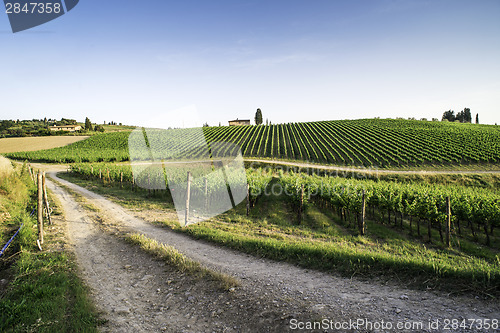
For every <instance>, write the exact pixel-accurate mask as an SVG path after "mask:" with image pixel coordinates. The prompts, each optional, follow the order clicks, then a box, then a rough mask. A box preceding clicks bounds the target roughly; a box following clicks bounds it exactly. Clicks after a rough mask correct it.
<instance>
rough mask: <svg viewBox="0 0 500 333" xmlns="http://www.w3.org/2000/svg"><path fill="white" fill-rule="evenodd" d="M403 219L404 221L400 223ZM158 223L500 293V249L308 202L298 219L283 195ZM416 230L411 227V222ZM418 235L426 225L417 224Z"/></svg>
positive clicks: (340, 265) (288, 254) (350, 268)
mask: <svg viewBox="0 0 500 333" xmlns="http://www.w3.org/2000/svg"><path fill="white" fill-rule="evenodd" d="M64 177H65V178H66V179H69V180H71V181H74V182H76V183H78V184H80V185H84V186H85V184H87V186H86V187H87V188H93V189H96V188H97V189H98V191H99V192H100V193H102V194H105V195H106V196H108V198H112V199H114V200H115V201H117V202H119V203H120V202H122V203H123V199H121V198H120V193H121V192H122V191H124V190H123V189H119V188H118V187H116V186H113V185H111V184H107V185H102V184H99V183H98V182H88V181H83V180H81V179H78V178H75V177H72V176H68V175H65V176H64ZM128 195H129V196H135V198H136V200H137V201H136V202H135V204H134V208H135V209H146V210H147V209H149V208H148V207H150V205H151V203H152V202H153V203H154V205H155V209H157V208H160V209H165V210H169V209H170V210H171V207H172V206H171V203H163V204H161V203H158V202H157V201H156V200H153V201H150V198H148V197H147V196H146V195H145V193H144V192H140V191H139V192H130V191H129V194H128ZM405 223H407V221H406V222H405ZM159 224H161V225H163V226H166V227H168V228H171V229H173V230H176V231H178V232H182V233H186V234H189V235H190V236H192V237H194V238H197V239H204V240H207V241H210V242H213V243H216V244H220V245H223V246H227V247H230V248H233V249H237V250H239V251H242V252H246V253H250V254H253V255H256V256H260V257H266V258H270V259H274V260H278V261H287V262H290V263H294V264H297V265H300V266H302V267H307V268H314V269H319V270H324V271H331V272H336V273H340V274H342V275H344V276H347V277H351V276H353V275H356V276H360V277H363V278H367V279H368V278H373V277H382V278H387V279H389V280H393V281H399V283H402V284H404V285H405V286H408V287H413V288H439V289H444V290H448V291H451V292H466V291H471V290H473V291H474V292H478V293H484V294H486V295H490V296H498V295H500V260H499V256H498V251H496V250H494V249H491V248H487V247H484V246H481V245H478V244H477V243H473V242H469V241H461V246H462V248H458V247H455V248H452V249H446V248H444V247H443V246H442V245H441V244H440V242H439V241H438V239H439V236H438V234H437V231H433V244H428V243H427V240H425V239H423V238H418V237H414V236H410V235H409V234H408V229H404V228H403V229H399V228H395V227H393V226H388V225H381V224H379V223H375V222H374V221H368V227H367V235H366V236H359V235H358V234H357V231H356V230H355V229H354V228H353V227H352V226H351V227H349V226H348V225H347V224H346V223H345V222H341V221H340V220H339V218H338V217H337V216H336V215H335V214H334V213H333V212H331V211H329V210H326V209H320V208H318V207H315V206H314V205H310V206H309V207H308V208H307V209H306V212H305V214H304V219H303V220H302V222H301V223H299V221H298V217H297V215H296V213H295V212H294V211H293V210H292V208H291V206H290V204H289V203H288V201H287V199H286V198H285V197H283V196H281V197H274V196H271V197H263V198H261V199H260V200H259V203H258V206H257V207H255V208H253V209H252V210H251V214H250V216H249V217H247V216H245V207H244V204H240V205H239V206H237V207H236V208H235V209H233V210H231V211H229V212H226V213H224V214H222V215H220V216H218V217H216V218H213V219H211V220H209V221H205V222H202V223H199V224H195V225H191V226H189V227H187V228H182V227H180V226H179V224H178V222H177V221H173V220H165V221H161V222H159ZM413 228H415V225H414V227H413ZM422 234H426V227H425V225H422Z"/></svg>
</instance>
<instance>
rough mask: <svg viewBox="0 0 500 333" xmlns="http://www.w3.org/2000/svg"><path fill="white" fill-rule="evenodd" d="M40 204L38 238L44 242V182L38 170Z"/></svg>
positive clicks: (38, 206)
mask: <svg viewBox="0 0 500 333" xmlns="http://www.w3.org/2000/svg"><path fill="white" fill-rule="evenodd" d="M37 180H38V205H37V209H38V211H37V213H38V214H37V223H38V240H39V241H40V244H43V184H42V182H43V181H42V172H41V171H38V179H37Z"/></svg>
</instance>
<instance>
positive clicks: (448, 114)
mask: <svg viewBox="0 0 500 333" xmlns="http://www.w3.org/2000/svg"><path fill="white" fill-rule="evenodd" d="M455 119H456V117H455V111H452V110H448V111H445V112H444V113H443V118H441V120H448V121H451V122H453V121H455Z"/></svg>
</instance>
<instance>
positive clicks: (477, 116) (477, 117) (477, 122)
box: [476, 113, 479, 124]
mask: <svg viewBox="0 0 500 333" xmlns="http://www.w3.org/2000/svg"><path fill="white" fill-rule="evenodd" d="M476 124H479V113H476Z"/></svg>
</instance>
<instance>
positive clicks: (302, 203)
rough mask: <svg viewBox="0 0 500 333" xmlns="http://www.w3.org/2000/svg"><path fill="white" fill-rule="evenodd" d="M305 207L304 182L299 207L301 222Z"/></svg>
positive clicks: (301, 187)
mask: <svg viewBox="0 0 500 333" xmlns="http://www.w3.org/2000/svg"><path fill="white" fill-rule="evenodd" d="M303 209H304V184H301V186H300V208H299V222H302V211H303Z"/></svg>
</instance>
